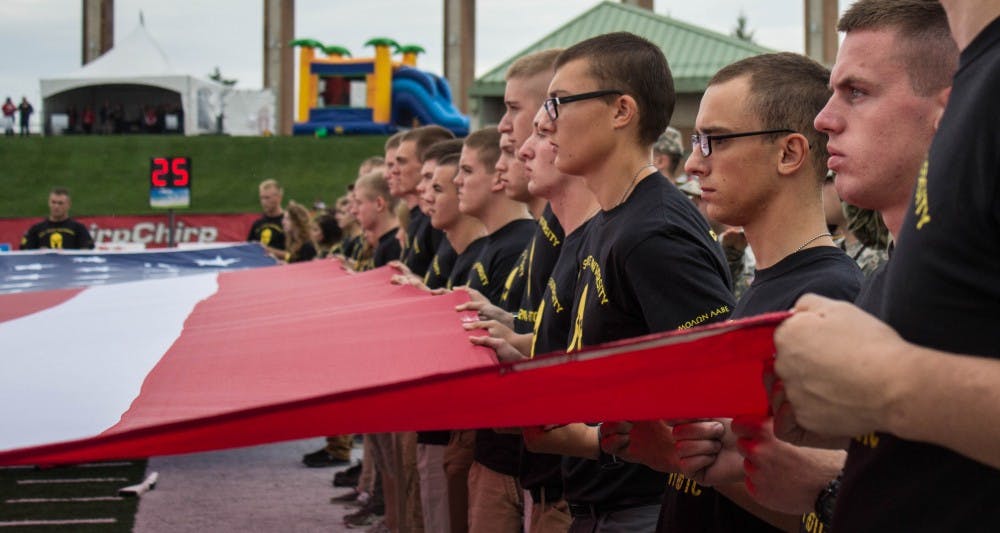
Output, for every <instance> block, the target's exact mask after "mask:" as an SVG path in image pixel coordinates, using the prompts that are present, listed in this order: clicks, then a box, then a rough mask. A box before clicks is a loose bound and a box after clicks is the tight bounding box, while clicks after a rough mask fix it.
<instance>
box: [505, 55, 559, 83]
mask: <svg viewBox="0 0 1000 533" xmlns="http://www.w3.org/2000/svg"><path fill="white" fill-rule="evenodd" d="M562 52H563V49H562V48H550V49H548V50H542V51H540V52H534V53H531V54H526V55H523V56H521V57H519V58H517V59H516V60H515V61H514V62H513V63H511V64H510V67H509V68H507V73H506V74H505V75H504V80H506V81H510V80H512V79H521V78H533V77H535V76H537V75H539V74H543V73H546V72H547V73H548V74H549V76H552V72H553V70H554V67H555V64H556V58H557V57H559V54H561V53H562Z"/></svg>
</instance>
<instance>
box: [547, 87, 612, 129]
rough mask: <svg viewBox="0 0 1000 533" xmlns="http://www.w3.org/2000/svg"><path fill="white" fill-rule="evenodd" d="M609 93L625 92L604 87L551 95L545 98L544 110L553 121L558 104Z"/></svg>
mask: <svg viewBox="0 0 1000 533" xmlns="http://www.w3.org/2000/svg"><path fill="white" fill-rule="evenodd" d="M609 94H617V95H622V94H625V93H624V92H623V91H619V90H617V89H605V90H602V91H593V92H589V93H580V94H571V95H569V96H553V97H552V98H546V99H545V103H544V107H545V112H546V113H547V114H548V115H549V120H553V121H554V120H555V119H557V118H559V106H560V105H562V104H568V103H571V102H579V101H580V100H590V99H591V98H600V97H602V96H608V95H609Z"/></svg>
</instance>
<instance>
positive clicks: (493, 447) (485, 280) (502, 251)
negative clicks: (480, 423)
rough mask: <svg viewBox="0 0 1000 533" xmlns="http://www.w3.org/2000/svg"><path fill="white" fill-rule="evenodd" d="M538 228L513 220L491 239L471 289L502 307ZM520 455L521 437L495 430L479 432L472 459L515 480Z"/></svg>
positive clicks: (472, 274)
mask: <svg viewBox="0 0 1000 533" xmlns="http://www.w3.org/2000/svg"><path fill="white" fill-rule="evenodd" d="M535 225H536V224H535V221H534V220H531V219H519V220H514V221H512V222H510V223H508V224H507V225H506V226H504V227H502V228H500V229H498V230H496V231H495V232H493V233H492V234H491V235H489V236H488V237H487V239H488V242H487V244H486V247H485V248H484V249H483V251H482V253H481V254H480V255H479V259H478V260H477V261H476V262H475V264H473V265H472V270H471V271H470V272H469V287H471V288H473V289H476V290H477V291H479V292H481V293H482V294H483V295H484V296H486V297H487V298H488V299H489V300H490V302H492V303H493V304H494V305H497V306H501V307H502V303H501V301H500V297H501V294H502V292H503V289H504V282H505V281H506V280H507V279H508V277H509V274H510V273H511V270H512V269H513V268H514V267H515V263H516V261H517V258H518V256H519V255H520V253H521V251H522V250H524V249H525V247H526V246H527V245H528V242H529V241H530V240H531V235H532V234H533V233H534V227H535ZM520 455H521V436H520V435H508V434H501V433H497V432H495V431H493V430H492V429H480V430H477V431H476V445H475V449H474V451H473V458H474V459H475V460H476V462H478V463H479V464H481V465H483V466H485V467H487V468H489V469H490V470H493V471H495V472H499V473H501V474H504V475H507V476H516V475H517V471H518V464H519V463H520Z"/></svg>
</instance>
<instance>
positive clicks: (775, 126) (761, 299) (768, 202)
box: [603, 53, 862, 532]
mask: <svg viewBox="0 0 1000 533" xmlns="http://www.w3.org/2000/svg"><path fill="white" fill-rule="evenodd" d="M828 77H829V72H828V71H827V70H826V69H825V68H823V67H822V66H821V65H819V64H817V63H816V62H814V61H812V60H811V59H808V58H806V57H804V56H801V55H798V54H792V53H780V54H765V55H760V56H755V57H752V58H748V59H744V60H741V61H738V62H736V63H734V64H732V65H729V66H727V67H725V68H723V69H722V70H720V71H719V72H718V73H717V74H716V75H715V76H714V77H713V78H712V80H711V81H709V84H708V89H707V90H706V91H705V95H704V97H703V98H702V101H701V105H700V108H699V110H698V117H697V119H696V121H695V128H696V133H695V134H694V135H692V145H693V149H692V154H691V156H690V157H689V158H688V160H687V164H686V165H685V170H686V171H687V173H688V174H689V175H692V176H696V177H697V178H698V179H699V183H700V186H701V189H702V201H703V202H705V207H706V209H707V213H708V216H709V217H711V218H712V219H714V220H718V221H719V222H722V223H724V224H727V225H730V226H737V227H742V228H743V231H744V234H745V235H746V238H747V241H748V243H749V244H750V246H751V247H753V249H754V251H755V255H756V273H755V275H754V280H753V283H752V284H751V285H750V287H749V288H748V289H747V290H746V292H744V293H743V295H742V297H741V298H740V300H739V302H737V304H736V307H735V308H734V310H733V313H732V315H731V317H732V318H743V317H748V316H752V315H757V314H761V313H766V312H771V311H781V310H786V309H788V308H790V307H792V305H794V303H795V300H796V299H797V298H798V297H799V296H801V295H802V294H805V293H807V292H813V293H819V294H824V295H826V296H829V297H832V298H837V299H842V300H853V298H854V297H855V296H856V295H857V293H858V290H859V289H860V287H861V282H862V274H861V271H860V269H859V268H858V266H857V264H856V263H855V262H854V261H853V260H852V259H851V258H850V257H848V256H847V255H846V254H845V253H844V252H843V251H842V250H841V249H840V248H839V247H837V246H836V245H835V244H834V242H833V239H832V236H831V235H830V232H829V231H828V229H827V227H826V220H825V214H824V211H823V200H822V186H823V182H824V180H825V178H826V173H827V169H826V159H827V152H826V148H825V145H826V142H825V138H824V136H823V135H822V134H821V133H819V132H817V131H816V130H815V129H814V128H813V126H812V122H813V118H814V117H815V116H816V113H817V112H818V111H819V110H820V109H822V107H823V105H824V104H825V103H826V101H827V98H828V96H829V94H830V93H829V90H828V89H827V87H826V84H827V80H828ZM753 422H756V423H758V424H759V428H760V429H759V431H758V432H757V433H756V434H754V435H753V436H752V438H751V437H750V436H749V435H748V436H747V438H748V439H749V440H750V442H751V444H748V448H750V449H752V450H753V453H749V454H748V455H747V460H749V461H751V464H753V461H758V460H760V458H761V457H763V458H764V459H765V460H767V459H771V458H772V457H778V458H780V459H781V460H782V461H784V462H785V463H788V464H793V465H799V466H801V468H802V469H803V470H805V472H800V473H799V474H800V475H802V476H803V477H805V476H808V475H815V476H817V477H818V478H819V480H820V482H822V483H825V482H827V481H829V480H830V479H832V478H833V477H835V476H836V473H837V471H838V470H839V468H840V465H841V464H842V463H843V458H844V454H843V452H836V451H823V450H812V449H804V448H797V447H794V446H791V445H787V444H782V445H778V446H776V445H775V444H776V440H775V438H774V436H773V434H771V433H770V431H769V429H768V428H769V427H770V426H769V422H768V421H763V422H761V421H760V420H759V419H754V421H753ZM728 423H729V421H728V420H720V421H717V422H713V423H705V422H699V423H696V424H680V425H676V426H674V427H673V431H672V435H671V436H670V437H669V438H667V439H665V440H664V441H663V442H660V443H659V445H657V441H656V440H654V439H650V434H649V433H648V432H640V433H634V434H629V435H628V436H627V438H614V437H609V438H608V439H606V440H605V442H604V443H603V444H604V445H605V451H608V452H610V453H619V452H622V451H624V452H625V453H626V454H628V455H630V456H631V457H632V458H633V459H638V460H641V461H642V462H644V463H646V464H649V465H651V466H653V467H654V468H659V469H661V470H662V469H665V468H669V467H670V466H671V465H669V463H668V461H666V460H664V459H662V456H663V453H662V450H664V449H670V448H671V446H672V445H673V444H674V442H672V439H677V441H679V442H681V443H682V444H683V446H684V447H691V446H693V445H695V444H696V443H701V444H703V445H704V446H705V448H706V449H708V450H710V449H712V444H714V443H717V442H721V443H733V442H734V441H735V438H734V436H733V434H732V433H731V432H730V431H729V430H728V429H725V426H726V425H728ZM713 425H714V426H715V427H714V428H713V427H711V426H713ZM698 429H704V430H705V431H706V432H711V431H718V430H719V429H723V431H724V433H723V435H719V436H717V437H716V438H707V439H691V438H690V436H691V435H692V434H694V433H695V432H696V430H698ZM720 445H721V444H720ZM633 447H634V448H636V452H638V453H630V452H631V450H632V448H633ZM763 447H767V450H766V452H767V453H766V454H764V453H763V451H764V450H759V449H757V448H763ZM623 448H624V449H623ZM678 448H680V445H678ZM704 462H709V464H708V465H707V466H706V465H704V464H703V463H704ZM695 463H697V464H696V465H695ZM679 464H680V469H681V472H684V473H687V474H689V475H693V476H694V478H695V479H696V480H697V481H699V482H701V481H705V482H707V484H706V485H713V487H709V486H706V485H702V484H700V483H698V482H695V479H688V478H686V477H685V476H684V475H682V474H680V473H673V474H671V475H670V477H669V479H668V487H667V493H666V496H665V498H664V503H663V509H662V512H661V518H660V523H659V525H658V528H657V529H658V530H659V531H671V532H674V531H676V532H687V531H690V532H702V531H711V532H752V531H781V530H782V529H789V528H795V527H797V525H798V524H799V522H800V515H801V513H803V512H806V511H808V510H809V507H806V508H804V509H801V510H797V509H779V511H783V512H781V513H779V512H774V511H771V510H768V509H766V508H763V507H761V506H760V505H756V504H753V503H752V502H751V501H750V498H751V495H750V494H749V493H748V491H747V487H746V486H745V485H744V483H743V481H744V476H745V473H744V470H743V457H741V456H740V454H739V452H738V451H737V450H736V448H735V447H733V446H726V447H723V448H722V450H721V452H719V453H718V455H716V454H714V453H712V452H706V453H704V455H701V456H698V457H692V458H686V459H684V460H681V461H679ZM817 464H822V465H827V464H832V468H829V469H827V471H821V472H812V471H809V469H810V468H813V469H814V468H815V466H816V465H817ZM692 465H694V467H693V468H692V467H691V466H692ZM757 470H759V468H757V467H754V468H753V469H752V473H756V471H757ZM783 481H785V479H779V480H773V482H774V483H776V484H779V485H780V483H781V482H783ZM790 490H794V488H791V489H790ZM814 497H815V492H813V493H810V494H807V498H808V499H812V498H814ZM747 511H749V512H747ZM772 524H774V525H777V526H781V527H780V528H779V527H775V526H774V525H772Z"/></svg>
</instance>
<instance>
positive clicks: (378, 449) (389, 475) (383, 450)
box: [369, 433, 399, 531]
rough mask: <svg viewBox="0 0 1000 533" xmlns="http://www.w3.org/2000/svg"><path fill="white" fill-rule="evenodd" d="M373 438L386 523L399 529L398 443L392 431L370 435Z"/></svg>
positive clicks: (391, 527) (393, 529)
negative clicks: (394, 440)
mask: <svg viewBox="0 0 1000 533" xmlns="http://www.w3.org/2000/svg"><path fill="white" fill-rule="evenodd" d="M369 436H370V437H371V440H372V451H374V452H375V453H374V454H373V458H374V459H375V470H376V471H377V472H378V476H379V478H380V479H381V480H382V500H383V501H384V502H385V525H386V527H388V528H389V529H390V530H392V531H398V529H397V528H398V525H399V522H398V520H397V518H398V512H397V511H398V509H399V501H398V498H397V494H398V489H397V487H396V474H397V472H398V471H399V468H398V465H397V461H396V444H395V442H393V437H392V433H373V434H372V435H369Z"/></svg>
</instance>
